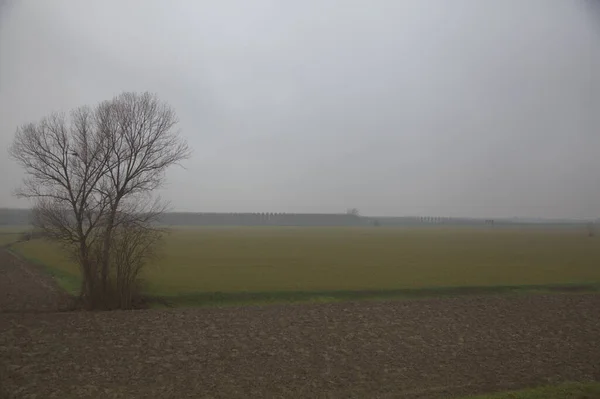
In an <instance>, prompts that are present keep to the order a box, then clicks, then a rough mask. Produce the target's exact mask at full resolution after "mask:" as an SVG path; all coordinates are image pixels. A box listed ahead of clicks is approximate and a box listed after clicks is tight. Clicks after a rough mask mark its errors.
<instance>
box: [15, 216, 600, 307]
mask: <svg viewBox="0 0 600 399" xmlns="http://www.w3.org/2000/svg"><path fill="white" fill-rule="evenodd" d="M13 249H14V250H16V251H17V252H18V253H20V254H21V255H23V256H24V257H26V258H28V259H31V260H35V261H37V262H39V263H42V264H44V265H46V266H48V267H49V268H50V270H54V272H55V274H56V275H57V276H58V277H59V278H64V277H65V276H66V277H67V279H68V278H69V277H74V276H76V275H77V274H78V270H77V267H76V265H74V264H72V263H71V262H69V261H68V260H67V259H66V258H65V257H64V255H63V254H61V252H60V251H59V250H58V249H57V247H55V246H53V245H52V244H50V243H47V242H45V241H42V240H33V241H30V242H23V243H18V244H16V245H14V246H13ZM143 278H144V282H145V286H146V291H147V292H148V293H149V294H152V295H161V296H173V295H179V296H181V295H192V296H193V295H195V294H199V293H207V292H221V293H240V292H244V293H269V292H271V293H274V292H277V293H280V294H279V295H284V296H285V293H286V292H287V293H288V294H289V293H291V292H297V293H298V292H304V293H311V292H313V293H314V292H315V291H318V292H320V293H319V296H322V297H323V299H327V298H328V297H329V295H330V293H332V292H334V291H365V290H371V291H382V290H401V289H415V288H426V287H427V288H431V287H433V288H435V287H469V286H483V287H493V286H496V287H497V286H515V285H516V286H522V285H544V284H580V283H597V282H600V237H598V238H590V237H587V236H586V234H585V232H584V231H583V230H580V229H566V228H565V229H552V230H544V229H532V228H529V229H506V228H487V229H485V228H466V227H463V228H449V227H448V228H406V229H402V228H284V227H272V228H271V227H247V228H196V229H183V228H182V229H173V230H172V231H171V232H170V233H169V235H168V236H167V238H166V240H165V243H164V247H163V248H162V256H161V258H160V259H159V260H158V261H157V262H156V263H155V264H152V265H150V267H149V268H148V269H147V270H146V272H145V273H144V275H143ZM71 280H73V278H71ZM76 286H77V284H72V287H76ZM300 299H301V298H300Z"/></svg>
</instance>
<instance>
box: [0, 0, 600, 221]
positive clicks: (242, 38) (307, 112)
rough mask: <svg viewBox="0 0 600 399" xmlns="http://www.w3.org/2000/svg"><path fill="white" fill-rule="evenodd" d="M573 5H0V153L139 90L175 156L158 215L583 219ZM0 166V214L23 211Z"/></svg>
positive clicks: (592, 33)
mask: <svg viewBox="0 0 600 399" xmlns="http://www.w3.org/2000/svg"><path fill="white" fill-rule="evenodd" d="M592 11H593V10H592V9H591V8H590V7H589V4H588V3H585V2H584V1H583V0H582V1H565V0H527V1H523V0H502V1H500V0H453V1H448V0H370V1H366V0H304V1H292V0H289V1H286V0H253V1H247V0H222V1H218V2H217V1H198V0H196V1H194V0H189V1H187V0H171V1H167V0H160V1H152V0H103V1H92V0H89V1H86V0H53V1H42V0H21V1H19V0H12V1H11V0H0V147H3V148H4V147H6V146H8V145H9V143H10V142H11V140H12V136H13V135H14V132H15V129H16V127H17V126H18V125H20V124H23V123H26V122H30V121H35V120H38V119H39V118H41V117H43V116H45V115H47V114H48V113H50V112H52V111H61V110H63V111H68V110H70V109H71V108H74V107H77V106H79V105H84V104H90V105H93V104H95V103H97V102H99V101H101V100H104V99H109V98H112V97H113V96H114V95H116V94H118V93H120V92H122V91H132V90H133V91H151V92H154V93H156V94H158V95H159V97H160V98H161V99H163V100H165V101H167V102H169V103H170V104H171V105H172V106H173V107H174V108H175V109H176V111H177V113H178V115H179V118H180V120H181V122H180V126H179V127H180V128H181V131H182V135H183V136H184V137H185V138H186V139H187V140H188V142H189V144H190V145H191V146H192V147H193V149H194V154H193V157H192V158H191V159H190V160H189V161H187V162H186V163H185V166H186V168H185V169H182V168H176V169H173V170H171V171H170V172H169V180H168V185H167V186H166V187H165V189H164V190H162V192H161V195H162V196H163V197H164V198H167V199H169V200H170V201H171V204H172V207H173V208H174V209H175V210H187V211H207V212H208V211H237V212H243V211H249V212H267V211H270V212H343V211H345V209H346V208H349V207H357V208H359V209H360V211H361V213H363V214H368V215H439V216H476V217H502V216H507V217H511V216H526V217H568V218H590V217H599V216H600V96H599V93H600V18H597V17H599V16H600V14H597V15H596V16H594V15H593V13H592ZM595 17H596V18H595ZM594 24H595V25H594ZM4 154H5V155H2V156H0V207H6V206H19V207H26V206H28V204H27V203H26V202H23V201H21V200H18V199H16V198H15V197H13V196H12V192H13V190H14V189H15V188H16V187H17V186H18V184H19V181H20V179H21V177H22V175H21V171H20V169H19V167H18V166H16V165H15V164H14V163H13V161H11V160H10V159H8V156H7V153H6V151H5V152H4Z"/></svg>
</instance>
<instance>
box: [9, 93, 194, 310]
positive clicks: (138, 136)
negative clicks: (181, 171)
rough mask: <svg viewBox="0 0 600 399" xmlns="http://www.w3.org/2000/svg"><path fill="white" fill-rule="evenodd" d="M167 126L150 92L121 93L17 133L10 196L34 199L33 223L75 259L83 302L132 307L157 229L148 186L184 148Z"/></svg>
mask: <svg viewBox="0 0 600 399" xmlns="http://www.w3.org/2000/svg"><path fill="white" fill-rule="evenodd" d="M176 124H177V118H176V115H175V112H174V111H173V110H172V109H171V108H170V107H169V106H168V105H167V104H165V103H163V102H161V101H159V100H158V99H157V97H156V96H154V95H152V94H149V93H144V94H136V93H123V94H121V95H119V96H117V97H115V98H113V99H112V100H110V101H105V102H103V103H101V104H99V105H98V106H96V107H95V108H94V109H91V108H89V107H81V108H78V109H76V110H74V111H73V112H71V114H70V118H67V117H66V116H65V115H64V114H53V115H51V116H50V117H47V118H44V119H42V120H41V121H40V122H38V123H32V124H28V125H25V126H22V127H21V128H19V129H18V130H17V133H16V135H15V139H14V142H13V144H12V146H11V148H10V154H11V155H12V157H13V158H14V159H16V160H17V161H18V162H19V163H20V164H21V165H22V166H23V168H24V169H25V172H26V176H27V177H26V179H25V181H24V184H23V187H22V188H21V189H20V190H19V191H18V192H17V195H19V196H22V197H26V198H31V199H33V200H34V201H35V205H34V224H35V225H36V227H38V228H40V229H41V230H42V231H43V232H44V233H45V235H46V236H47V237H49V238H50V239H52V240H54V241H56V242H58V243H60V244H61V245H62V246H63V247H64V248H65V249H66V250H68V251H69V253H70V254H71V255H72V256H73V258H74V259H75V260H76V261H77V262H78V264H79V265H80V268H81V275H82V285H81V292H80V298H81V299H82V300H83V302H84V303H85V305H86V306H87V307H88V308H90V309H95V308H108V309H110V308H128V307H130V306H131V304H132V300H133V299H132V296H133V295H134V293H135V292H134V289H135V288H136V284H135V283H136V281H137V277H138V275H139V272H140V270H141V268H142V266H143V265H144V264H145V263H146V262H147V260H148V259H149V257H150V256H151V255H152V254H153V253H154V248H155V244H156V243H157V242H158V241H159V240H160V237H161V236H162V234H161V231H160V230H159V229H157V228H156V227H155V223H154V222H155V221H156V219H157V218H158V217H159V216H160V215H161V214H162V213H163V211H164V209H165V206H164V204H162V203H161V202H160V201H159V200H157V199H154V198H153V197H152V192H153V191H154V190H155V189H157V188H158V187H160V186H161V185H162V184H163V182H164V178H165V171H166V170H167V168H169V167H170V166H172V165H175V164H178V163H179V162H180V161H182V160H184V159H186V158H187V157H188V156H189V155H190V150H189V147H188V146H187V144H186V143H185V141H183V140H182V139H181V138H180V136H179V135H178V133H177V131H175V126H176Z"/></svg>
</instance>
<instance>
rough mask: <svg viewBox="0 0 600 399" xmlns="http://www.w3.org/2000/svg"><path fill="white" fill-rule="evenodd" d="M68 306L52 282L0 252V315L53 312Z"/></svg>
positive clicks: (67, 302) (31, 268)
mask: <svg viewBox="0 0 600 399" xmlns="http://www.w3.org/2000/svg"><path fill="white" fill-rule="evenodd" d="M68 305H69V297H68V296H67V295H66V294H65V293H64V292H62V291H61V290H60V289H59V288H58V287H57V286H56V283H55V282H54V281H53V280H52V278H50V277H49V276H47V275H45V274H44V273H43V272H41V271H40V270H38V269H37V268H36V267H35V266H33V265H30V264H28V263H26V262H23V261H22V260H20V259H19V258H17V257H16V256H15V255H13V254H11V253H10V252H8V251H7V250H6V249H3V248H0V313H7V312H9V313H14V312H56V311H59V310H62V309H65V308H67V307H68Z"/></svg>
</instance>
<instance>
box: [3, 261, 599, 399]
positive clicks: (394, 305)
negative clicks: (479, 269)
mask: <svg viewBox="0 0 600 399" xmlns="http://www.w3.org/2000/svg"><path fill="white" fill-rule="evenodd" d="M6 259H7V258H2V260H3V262H4V264H3V265H2V266H1V267H0V270H1V271H0V273H2V274H0V276H1V277H0V278H1V279H2V280H0V281H4V280H5V279H6V278H7V277H6V276H8V279H9V280H10V281H11V283H9V284H5V283H4V282H1V283H0V289H2V290H13V292H12V293H11V294H10V295H7V294H6V291H3V294H2V298H3V299H2V302H0V306H5V305H6V306H8V307H9V308H11V309H16V308H17V303H18V300H17V299H15V297H23V298H29V299H27V300H25V302H27V303H28V305H27V306H24V309H25V310H29V311H31V310H32V309H34V307H35V304H36V303H37V304H40V305H43V302H44V301H43V300H42V298H41V293H40V291H43V288H42V287H43V285H40V284H37V283H33V282H31V281H27V278H25V276H21V277H19V276H18V275H19V273H22V272H19V271H18V270H19V269H18V268H15V266H14V265H13V264H11V263H10V262H6ZM29 271H30V272H32V273H33V272H35V270H29ZM12 273H16V274H17V276H11V274H12ZM26 274H27V273H26ZM18 284H23V285H21V286H18ZM17 288H18V289H17ZM30 289H33V290H34V291H35V294H33V293H31V294H32V295H31V296H28V295H29V294H30V291H29V290H30ZM15 290H17V291H15ZM47 294H48V295H49V297H48V303H54V305H53V306H55V307H56V308H59V307H60V300H57V301H55V302H53V299H52V298H56V297H53V295H54V294H53V293H52V291H51V290H50V291H48V292H47ZM37 295H40V297H39V298H38V297H37ZM6 298H9V299H6ZM34 298H35V300H34ZM45 305H46V306H45V308H44V309H46V310H47V309H48V308H49V307H51V306H50V305H48V304H45ZM587 380H600V296H599V295H592V294H562V295H528V296H525V295H523V296H503V297H502V296H496V297H491V296H488V297H460V298H454V299H427V300H414V301H387V302H375V301H373V302H360V303H337V304H334V303H331V304H314V305H271V306H248V307H228V308H198V309H168V310H139V311H119V312H95V313H92V312H54V313H49V312H46V313H31V312H29V313H26V312H21V313H18V312H12V313H0V388H1V389H0V392H2V391H3V392H4V394H5V396H8V395H9V394H10V396H8V397H11V398H186V397H188V398H238V397H239V398H249V397H253V398H254V397H256V398H275V397H286V398H287V397H293V398H296V397H302V398H319V397H323V398H353V397H357V398H364V397H378V398H437V397H440V398H441V397H452V396H455V395H462V394H470V393H479V392H491V391H496V390H504V389H510V388H520V387H527V386H536V385H542V384H549V383H556V382H562V381H587ZM1 396H2V394H1V393H0V397H1Z"/></svg>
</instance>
